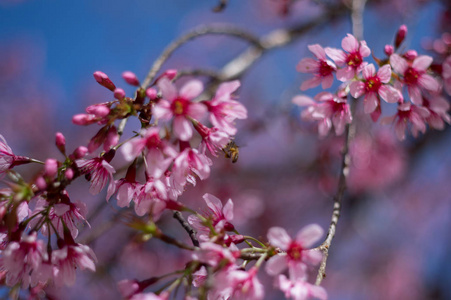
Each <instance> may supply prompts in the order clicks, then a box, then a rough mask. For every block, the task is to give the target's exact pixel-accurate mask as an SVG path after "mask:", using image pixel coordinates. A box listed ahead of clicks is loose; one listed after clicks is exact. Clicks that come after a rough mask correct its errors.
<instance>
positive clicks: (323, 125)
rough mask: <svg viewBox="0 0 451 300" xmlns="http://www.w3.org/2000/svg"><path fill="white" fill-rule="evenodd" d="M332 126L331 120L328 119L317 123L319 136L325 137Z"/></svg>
mask: <svg viewBox="0 0 451 300" xmlns="http://www.w3.org/2000/svg"><path fill="white" fill-rule="evenodd" d="M331 128H332V122H331V120H330V119H324V120H323V121H321V122H319V124H318V133H319V136H320V137H325V136H326V135H327V134H328V133H329V131H330V129H331Z"/></svg>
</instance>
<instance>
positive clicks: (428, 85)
mask: <svg viewBox="0 0 451 300" xmlns="http://www.w3.org/2000/svg"><path fill="white" fill-rule="evenodd" d="M418 84H419V85H420V86H421V87H422V88H425V89H427V90H429V91H431V92H434V93H438V92H440V84H439V83H438V81H437V79H435V78H434V77H432V76H431V75H428V74H423V75H421V76H420V78H418Z"/></svg>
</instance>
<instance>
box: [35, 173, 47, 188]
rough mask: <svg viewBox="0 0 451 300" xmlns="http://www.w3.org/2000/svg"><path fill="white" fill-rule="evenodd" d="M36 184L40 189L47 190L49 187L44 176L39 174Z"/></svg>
mask: <svg viewBox="0 0 451 300" xmlns="http://www.w3.org/2000/svg"><path fill="white" fill-rule="evenodd" d="M34 183H35V184H36V186H37V187H38V189H40V190H41V191H42V190H45V189H46V188H47V183H46V182H45V179H44V177H42V176H39V177H38V178H36V181H35V182H34Z"/></svg>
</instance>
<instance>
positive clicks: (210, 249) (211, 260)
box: [192, 242, 239, 267]
mask: <svg viewBox="0 0 451 300" xmlns="http://www.w3.org/2000/svg"><path fill="white" fill-rule="evenodd" d="M199 248H200V249H199V250H196V251H195V252H194V253H193V255H192V258H193V259H194V260H198V261H200V262H202V263H205V264H208V265H210V266H212V267H217V266H219V265H220V264H221V266H226V265H229V266H230V265H233V264H235V261H236V257H235V255H234V254H233V253H232V251H235V253H239V250H238V248H237V247H236V246H234V247H233V246H232V247H231V249H228V248H224V247H222V246H220V245H218V244H215V243H211V242H204V243H201V244H200V247H199Z"/></svg>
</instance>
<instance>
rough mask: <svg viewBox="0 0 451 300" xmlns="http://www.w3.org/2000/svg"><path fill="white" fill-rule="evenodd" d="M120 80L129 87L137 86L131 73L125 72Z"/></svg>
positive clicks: (137, 81)
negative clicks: (122, 79)
mask: <svg viewBox="0 0 451 300" xmlns="http://www.w3.org/2000/svg"><path fill="white" fill-rule="evenodd" d="M122 78H124V80H125V81H126V82H127V83H128V84H130V85H134V86H139V80H138V78H137V77H136V75H135V74H134V73H133V72H130V71H125V72H124V73H122Z"/></svg>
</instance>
